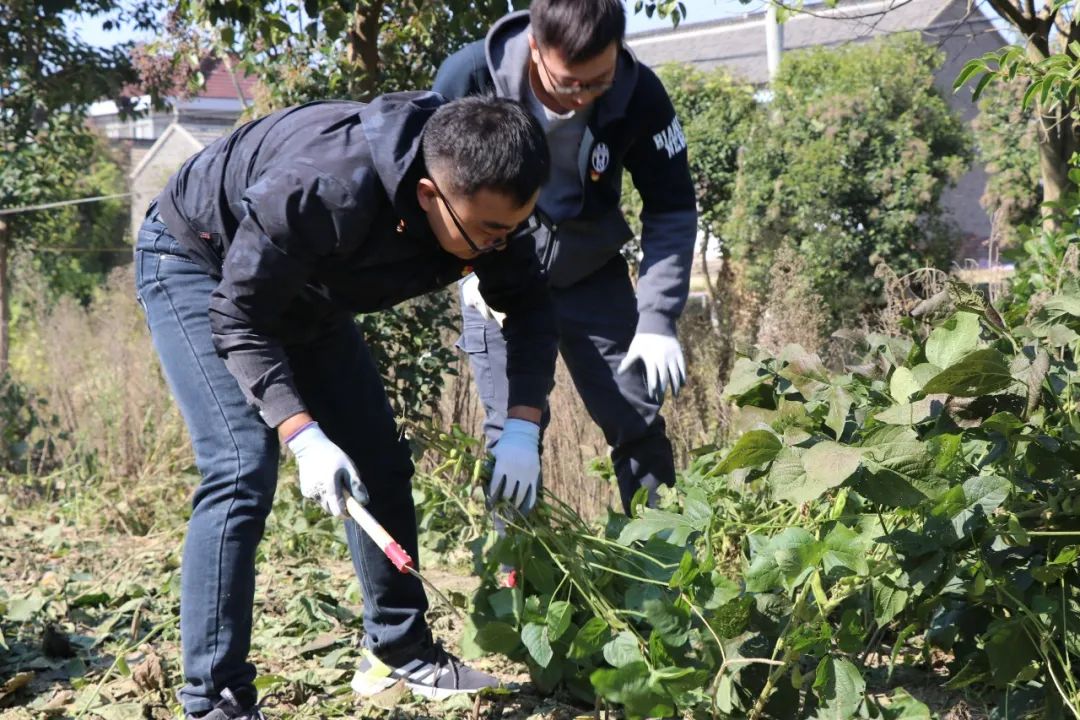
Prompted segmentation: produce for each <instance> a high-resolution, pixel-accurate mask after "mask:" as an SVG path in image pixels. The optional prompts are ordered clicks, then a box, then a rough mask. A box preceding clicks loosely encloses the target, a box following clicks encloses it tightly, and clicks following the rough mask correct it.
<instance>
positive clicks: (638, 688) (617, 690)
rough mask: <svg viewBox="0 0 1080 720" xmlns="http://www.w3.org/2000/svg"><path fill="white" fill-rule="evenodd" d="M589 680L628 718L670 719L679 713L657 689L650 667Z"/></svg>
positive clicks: (634, 666)
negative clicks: (619, 706)
mask: <svg viewBox="0 0 1080 720" xmlns="http://www.w3.org/2000/svg"><path fill="white" fill-rule="evenodd" d="M589 680H590V681H591V682H592V685H593V687H594V688H595V689H596V692H597V693H598V694H599V695H600V696H602V697H604V698H605V699H607V700H610V701H611V702H615V703H619V704H621V705H622V706H623V707H624V708H625V709H626V716H627V718H633V719H635V720H637V719H639V718H647V717H667V716H669V715H671V714H672V713H674V712H675V708H674V706H673V705H672V704H671V701H670V700H669V699H668V698H667V697H665V696H664V695H662V694H660V693H658V692H657V691H656V690H655V689H654V688H653V685H652V683H651V682H650V680H651V676H650V672H649V666H648V665H647V664H645V662H643V661H636V662H632V663H628V664H626V665H623V666H621V667H618V668H616V669H614V670H595V671H593V673H592V675H590V676H589Z"/></svg>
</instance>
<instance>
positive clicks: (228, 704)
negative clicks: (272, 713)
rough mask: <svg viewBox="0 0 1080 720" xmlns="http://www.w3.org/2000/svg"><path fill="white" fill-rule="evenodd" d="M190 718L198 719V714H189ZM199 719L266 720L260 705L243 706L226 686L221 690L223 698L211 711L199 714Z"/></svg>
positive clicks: (190, 719)
mask: <svg viewBox="0 0 1080 720" xmlns="http://www.w3.org/2000/svg"><path fill="white" fill-rule="evenodd" d="M187 717H188V720H196V716H194V715H188V716H187ZM197 720H266V716H265V715H263V714H262V710H260V709H259V706H258V705H257V704H256V705H252V706H251V707H243V706H242V705H241V704H240V702H239V701H238V700H237V699H236V696H235V695H233V693H232V691H231V690H229V689H228V688H225V689H224V690H222V691H221V700H219V701H218V703H217V705H215V706H214V709H213V710H211V711H210V712H208V713H206V714H204V715H199V716H198V718H197Z"/></svg>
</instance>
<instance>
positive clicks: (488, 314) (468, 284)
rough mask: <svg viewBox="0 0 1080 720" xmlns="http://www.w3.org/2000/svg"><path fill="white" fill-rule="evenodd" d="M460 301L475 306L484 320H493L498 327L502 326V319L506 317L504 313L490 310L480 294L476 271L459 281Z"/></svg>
mask: <svg viewBox="0 0 1080 720" xmlns="http://www.w3.org/2000/svg"><path fill="white" fill-rule="evenodd" d="M461 302H462V303H463V304H465V305H468V306H469V307H471V308H475V309H476V311H477V312H479V313H480V314H481V315H483V316H484V319H485V320H494V321H495V322H497V323H499V327H502V324H503V320H505V319H506V313H501V312H499V311H498V310H492V309H491V308H489V307H488V304H487V303H486V302H484V298H483V296H482V295H480V278H478V277H476V273H469V274H468V275H466V276H465V279H464V280H462V281H461Z"/></svg>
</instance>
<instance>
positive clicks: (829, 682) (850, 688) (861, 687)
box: [814, 657, 866, 720]
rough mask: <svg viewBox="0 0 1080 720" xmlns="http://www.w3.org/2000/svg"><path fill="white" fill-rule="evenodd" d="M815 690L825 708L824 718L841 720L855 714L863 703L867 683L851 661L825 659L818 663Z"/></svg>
mask: <svg viewBox="0 0 1080 720" xmlns="http://www.w3.org/2000/svg"><path fill="white" fill-rule="evenodd" d="M814 690H815V691H816V692H817V696H818V698H819V699H820V700H821V704H822V705H823V706H824V713H823V715H822V717H825V718H836V719H837V720H841V719H843V718H849V717H851V716H852V715H854V714H855V711H856V710H857V709H858V707H859V705H860V704H861V703H862V701H863V698H864V695H865V692H866V681H865V680H863V677H862V674H861V673H860V672H859V669H858V668H857V667H855V665H854V664H853V663H852V662H851V661H850V660H848V659H846V658H837V657H825V658H822V659H821V662H820V663H818V669H817V676H816V678H815V680H814Z"/></svg>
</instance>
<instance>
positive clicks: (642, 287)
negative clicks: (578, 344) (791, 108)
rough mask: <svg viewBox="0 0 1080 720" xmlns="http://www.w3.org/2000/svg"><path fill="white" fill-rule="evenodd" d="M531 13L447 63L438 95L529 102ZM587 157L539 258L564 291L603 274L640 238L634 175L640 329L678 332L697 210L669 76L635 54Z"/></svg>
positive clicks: (588, 140)
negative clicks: (629, 197) (488, 95)
mask: <svg viewBox="0 0 1080 720" xmlns="http://www.w3.org/2000/svg"><path fill="white" fill-rule="evenodd" d="M528 31H529V13H528V11H527V10H522V11H520V12H516V13H511V14H510V15H507V16H505V17H504V18H502V19H501V20H499V21H498V22H497V23H496V24H495V25H493V26H492V28H491V30H490V31H489V32H488V35H487V38H486V39H485V40H479V41H477V42H474V43H471V44H469V45H466V46H465V47H464V48H462V49H461V50H459V51H458V52H456V53H454V54H453V55H451V56H450V57H449V58H447V59H446V61H445V62H443V64H442V66H441V67H440V68H439V72H438V75H437V76H436V77H435V85H434V89H435V91H436V92H439V93H441V94H443V95H445V96H446V97H451V98H457V97H463V96H465V95H475V94H479V93H485V92H493V93H495V94H497V95H499V96H501V97H508V98H510V99H512V100H518V101H521V102H525V101H526V100H527V96H526V94H527V93H532V88H531V87H530V85H529V77H528V68H529V58H528V45H527V43H526V41H525V35H526V33H528ZM590 112H591V114H590V116H589V123H588V127H587V128H586V130H585V136H584V137H583V138H582V142H581V147H580V149H579V152H578V170H579V176H580V182H581V183H582V203H581V207H580V209H579V210H578V213H577V215H576V216H575V217H574V218H573V219H571V220H568V221H564V222H562V223H560V224H559V226H558V228H557V229H556V231H555V232H554V233H553V235H551V236H548V235H546V234H545V233H544V232H541V233H539V234H538V237H537V240H538V241H537V252H538V254H539V256H540V258H541V260H542V262H543V263H544V264H545V266H546V268H547V270H548V272H549V273H550V277H551V283H552V285H553V286H555V287H566V286H569V285H572V284H574V283H576V282H579V281H581V280H582V279H583V278H585V277H587V276H588V275H589V274H591V273H593V272H595V271H596V270H598V269H600V268H601V267H603V266H604V265H605V264H606V263H607V262H608V261H609V260H611V259H612V258H613V257H615V255H617V254H618V253H619V248H621V247H622V246H623V244H625V243H626V241H627V240H629V239H630V238H632V237H633V233H632V232H631V230H630V227H629V226H628V225H627V224H626V221H625V220H624V219H623V216H622V212H621V210H620V209H619V199H620V194H621V192H622V172H623V169H624V168H625V169H626V170H628V171H629V172H630V176H631V179H632V180H633V182H634V187H636V188H637V189H638V192H639V193H640V194H641V199H642V203H643V208H642V213H641V221H642V232H641V249H642V252H643V255H644V257H643V258H642V261H641V273H640V276H639V278H638V290H637V297H638V314H639V319H638V328H637V329H638V331H639V332H653V333H663V334H666V335H674V334H675V321H676V320H677V319H678V317H679V315H680V314H682V310H683V307H685V305H686V297H687V294H688V293H689V290H690V265H691V263H692V261H693V255H694V240H695V238H696V236H697V203H696V200H695V195H694V185H693V182H691V180H690V167H689V165H688V164H687V159H686V138H685V137H684V136H683V132H682V128H681V126H680V125H679V121H678V118H676V117H675V109H674V107H673V106H672V104H671V99H670V98H669V97H668V94H667V91H666V90H664V86H663V84H662V83H661V82H660V79H659V78H657V77H656V74H655V73H653V71H652V70H650V69H649V68H648V67H647V66H645V65H642V64H641V63H639V62H638V61H637V59H636V58H635V57H634V54H633V53H632V52H630V50H629V49H628V48H626V47H623V48H621V51H620V53H619V59H618V65H617V67H616V72H615V80H614V85H613V86H612V88H611V89H610V90H608V91H607V92H606V93H604V94H603V95H601V96H600V97H599V98H598V99H597V101H596V102H595V103H594V104H593V106H592V108H591V110H590Z"/></svg>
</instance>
